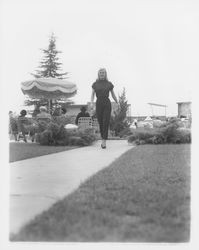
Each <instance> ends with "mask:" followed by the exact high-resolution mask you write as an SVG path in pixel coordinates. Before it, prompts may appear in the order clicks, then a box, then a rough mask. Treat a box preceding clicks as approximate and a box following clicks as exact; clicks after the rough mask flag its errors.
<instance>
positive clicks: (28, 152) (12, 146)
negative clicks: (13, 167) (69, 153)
mask: <svg viewBox="0 0 199 250" xmlns="http://www.w3.org/2000/svg"><path fill="white" fill-rule="evenodd" d="M73 148H77V147H74V146H72V147H71V146H57V147H56V146H41V145H40V144H36V143H20V142H10V143H9V162H14V161H21V160H25V159H29V158H33V157H37V156H42V155H48V154H53V153H57V152H62V151H66V150H70V149H73Z"/></svg>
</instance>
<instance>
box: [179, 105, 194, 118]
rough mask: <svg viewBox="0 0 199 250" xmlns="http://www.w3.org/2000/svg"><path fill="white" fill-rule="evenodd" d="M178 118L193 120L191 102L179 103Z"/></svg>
mask: <svg viewBox="0 0 199 250" xmlns="http://www.w3.org/2000/svg"><path fill="white" fill-rule="evenodd" d="M177 104H178V117H186V118H191V102H177Z"/></svg>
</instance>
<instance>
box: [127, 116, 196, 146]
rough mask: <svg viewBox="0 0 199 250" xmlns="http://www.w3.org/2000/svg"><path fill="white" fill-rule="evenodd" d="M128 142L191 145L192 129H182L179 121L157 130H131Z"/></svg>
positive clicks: (168, 123) (173, 120)
mask: <svg viewBox="0 0 199 250" xmlns="http://www.w3.org/2000/svg"><path fill="white" fill-rule="evenodd" d="M128 142H129V143H134V144H136V145H140V144H165V143H173V144H179V143H191V129H190V128H185V127H182V124H181V123H180V122H179V121H178V120H177V119H172V120H171V121H169V122H167V123H164V124H163V125H162V126H160V127H158V128H157V127H155V128H144V127H143V128H137V129H133V130H131V133H130V132H129V136H128Z"/></svg>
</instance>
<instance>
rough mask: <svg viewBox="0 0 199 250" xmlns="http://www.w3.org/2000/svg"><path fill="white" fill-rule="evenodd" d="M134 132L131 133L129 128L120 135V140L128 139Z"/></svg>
mask: <svg viewBox="0 0 199 250" xmlns="http://www.w3.org/2000/svg"><path fill="white" fill-rule="evenodd" d="M132 134H133V132H132V131H131V129H130V128H129V127H127V128H124V129H123V130H122V131H121V132H120V133H119V137H120V138H124V137H127V136H130V135H132Z"/></svg>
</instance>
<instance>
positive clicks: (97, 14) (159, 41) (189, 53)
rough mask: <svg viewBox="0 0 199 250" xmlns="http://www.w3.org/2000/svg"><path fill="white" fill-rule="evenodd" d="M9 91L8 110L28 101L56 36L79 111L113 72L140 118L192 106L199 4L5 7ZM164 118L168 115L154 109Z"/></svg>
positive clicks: (4, 63)
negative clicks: (28, 84)
mask: <svg viewBox="0 0 199 250" xmlns="http://www.w3.org/2000/svg"><path fill="white" fill-rule="evenodd" d="M0 4H1V6H0V7H1V10H0V11H1V13H0V14H1V15H0V16H1V17H0V18H1V20H0V21H1V22H0V23H1V24H0V25H1V26H0V32H1V33H0V34H1V37H2V39H1V55H2V56H1V59H0V60H1V76H0V77H1V83H2V84H1V88H2V91H1V93H3V98H5V102H6V101H7V100H9V103H8V109H9V110H13V111H17V112H18V111H19V110H20V109H21V108H22V106H21V105H23V102H24V100H25V96H24V95H23V93H22V92H21V89H20V83H21V82H22V81H26V80H29V79H32V76H31V75H30V73H34V71H35V70H36V69H37V67H38V66H39V62H40V61H41V59H42V57H43V53H42V51H41V50H40V49H46V48H47V47H48V43H49V37H50V34H51V33H52V32H53V33H54V34H55V36H56V37H57V41H56V46H57V49H58V50H60V51H62V53H61V54H60V55H59V57H60V62H61V63H63V65H62V68H63V71H64V72H65V71H66V72H69V79H68V80H69V81H72V82H74V83H76V84H77V88H78V93H77V95H76V96H75V97H74V98H72V99H73V101H74V102H75V103H76V104H84V103H87V102H88V101H90V97H91V85H92V83H93V82H94V81H95V80H96V78H97V71H98V69H99V68H101V67H103V68H104V67H105V68H106V69H107V73H108V78H109V80H110V81H111V82H112V83H113V84H114V90H115V93H116V95H118V94H120V93H121V92H122V90H123V88H125V90H126V97H127V100H128V103H129V104H131V114H132V115H152V110H151V107H150V106H149V105H148V104H147V103H149V102H151V103H157V104H163V105H167V106H168V107H167V115H177V104H176V102H183V101H192V95H193V93H192V92H193V86H195V85H196V84H197V75H198V73H197V71H198V56H199V49H198V44H199V33H198V30H199V8H198V7H199V2H198V1H191V0H186V1H185V0H184V1H183V0H181V1H177V0H172V1H171V0H167V1H163V0H162V1H161V0H159V1H155V0H150V1H147V0H139V1H134V0H131V1H128V0H115V1H113V0H71V1H70V0H63V1H62V0H56V1H52V0H48V1H47V0H28V1H27V0H17V1H14V0H1V1H0ZM153 113H154V115H161V114H162V115H164V109H163V108H153Z"/></svg>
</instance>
